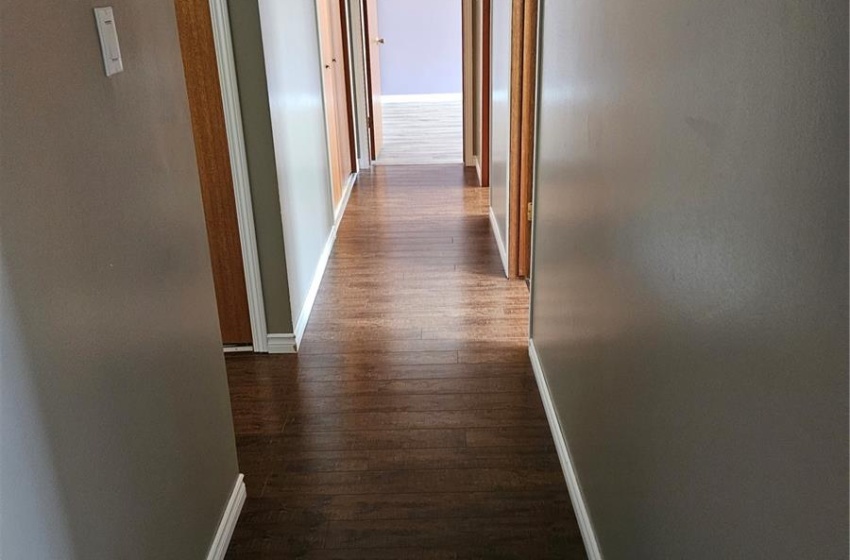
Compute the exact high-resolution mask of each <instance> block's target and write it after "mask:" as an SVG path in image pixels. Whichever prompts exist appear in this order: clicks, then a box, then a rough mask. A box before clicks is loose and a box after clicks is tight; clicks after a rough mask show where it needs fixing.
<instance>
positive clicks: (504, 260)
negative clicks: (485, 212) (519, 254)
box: [490, 206, 509, 276]
mask: <svg viewBox="0 0 850 560" xmlns="http://www.w3.org/2000/svg"><path fill="white" fill-rule="evenodd" d="M490 227H492V228H493V235H494V236H495V237H496V246H497V247H498V248H499V256H500V257H501V258H502V267H504V269H505V276H509V274H508V251H507V249H505V243H504V241H502V230H501V229H499V221H498V220H497V219H496V215H495V214H494V213H493V207H492V206H491V207H490Z"/></svg>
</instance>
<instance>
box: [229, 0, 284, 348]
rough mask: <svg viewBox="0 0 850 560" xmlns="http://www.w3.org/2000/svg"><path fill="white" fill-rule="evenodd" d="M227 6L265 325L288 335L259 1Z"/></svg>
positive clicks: (240, 1)
mask: <svg viewBox="0 0 850 560" xmlns="http://www.w3.org/2000/svg"><path fill="white" fill-rule="evenodd" d="M228 5H229V12H230V26H231V34H232V37H233V54H234V58H235V60H236V77H237V80H238V82H239V100H240V104H241V106H242V125H243V129H244V134H245V151H246V153H247V156H248V173H249V176H250V181H251V196H252V202H253V205H254V223H255V226H256V230H257V251H258V253H259V260H260V275H261V277H262V281H263V299H264V303H265V311H266V323H267V326H268V331H269V332H270V333H291V332H292V311H291V309H290V302H289V286H288V285H287V272H286V255H285V251H284V244H283V227H282V225H281V211H280V210H281V209H280V199H279V193H278V188H277V185H278V183H277V181H278V178H277V171H276V169H275V166H276V161H275V153H274V140H273V137H272V124H271V114H270V112H269V93H268V85H267V82H266V70H265V65H264V58H263V39H262V36H261V32H260V12H259V5H258V1H257V0H229V2H228Z"/></svg>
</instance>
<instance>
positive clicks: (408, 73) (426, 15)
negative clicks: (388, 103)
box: [378, 0, 463, 95]
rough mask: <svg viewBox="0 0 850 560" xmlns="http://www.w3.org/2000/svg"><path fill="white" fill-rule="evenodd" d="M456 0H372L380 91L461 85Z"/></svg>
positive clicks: (417, 90)
mask: <svg viewBox="0 0 850 560" xmlns="http://www.w3.org/2000/svg"><path fill="white" fill-rule="evenodd" d="M461 16H462V11H461V0H428V1H427V2H422V0H378V25H379V27H380V29H379V30H378V32H379V34H380V36H381V37H383V38H384V39H386V43H385V44H384V45H383V47H381V93H382V94H383V95H410V94H429V93H457V94H460V93H461V91H462V90H463V82H462V78H463V69H462V67H463V50H462V49H463V45H462V27H461V19H462V17H461Z"/></svg>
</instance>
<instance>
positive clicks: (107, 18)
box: [94, 6, 124, 76]
mask: <svg viewBox="0 0 850 560" xmlns="http://www.w3.org/2000/svg"><path fill="white" fill-rule="evenodd" d="M94 18H95V20H96V21H97V34H98V35H99V36H100V50H101V51H102V52H103V69H104V70H105V71H106V75H107V76H112V75H113V74H117V73H118V72H121V71H122V70H124V63H123V62H122V61H121V48H120V47H119V46H118V31H117V30H116V29H115V16H114V15H113V14H112V7H111V6H107V7H105V8H95V9H94Z"/></svg>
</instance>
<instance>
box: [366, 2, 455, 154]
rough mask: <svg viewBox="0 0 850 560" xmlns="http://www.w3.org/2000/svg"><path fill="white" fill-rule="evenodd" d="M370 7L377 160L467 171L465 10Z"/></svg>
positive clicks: (448, 5) (428, 5) (443, 5)
mask: <svg viewBox="0 0 850 560" xmlns="http://www.w3.org/2000/svg"><path fill="white" fill-rule="evenodd" d="M364 4H365V8H366V10H365V15H366V18H365V19H366V22H365V23H366V30H365V31H366V38H367V41H366V42H367V45H366V51H367V55H368V60H367V65H368V68H367V72H368V73H369V77H368V82H369V86H370V96H369V97H370V99H371V106H372V110H371V117H372V122H371V125H372V126H371V134H370V136H371V137H370V140H371V143H372V146H371V147H372V157H373V160H374V161H375V163H376V164H384V165H389V164H434V163H438V164H439V163H463V162H464V160H465V158H464V147H465V143H464V85H465V84H464V19H463V16H464V12H463V3H462V2H461V1H460V0H429V1H428V2H422V1H421V0H366V1H365V2H364Z"/></svg>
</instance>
